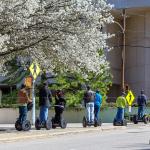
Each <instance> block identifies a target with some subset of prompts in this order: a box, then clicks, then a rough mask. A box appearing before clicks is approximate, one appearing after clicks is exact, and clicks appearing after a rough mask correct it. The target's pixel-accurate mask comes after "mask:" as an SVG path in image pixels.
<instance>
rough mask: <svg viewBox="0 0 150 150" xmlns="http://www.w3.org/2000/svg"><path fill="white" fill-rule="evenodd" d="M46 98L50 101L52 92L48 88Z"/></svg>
mask: <svg viewBox="0 0 150 150" xmlns="http://www.w3.org/2000/svg"><path fill="white" fill-rule="evenodd" d="M48 98H49V101H50V102H52V93H51V91H50V90H48Z"/></svg>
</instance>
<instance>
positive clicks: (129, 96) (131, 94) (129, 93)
mask: <svg viewBox="0 0 150 150" xmlns="http://www.w3.org/2000/svg"><path fill="white" fill-rule="evenodd" d="M134 99H135V96H134V95H133V93H132V91H131V90H129V91H128V94H127V96H126V100H127V102H128V104H129V106H131V105H132V103H133V101H134Z"/></svg>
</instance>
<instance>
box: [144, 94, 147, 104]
mask: <svg viewBox="0 0 150 150" xmlns="http://www.w3.org/2000/svg"><path fill="white" fill-rule="evenodd" d="M144 98H145V105H147V96H144Z"/></svg>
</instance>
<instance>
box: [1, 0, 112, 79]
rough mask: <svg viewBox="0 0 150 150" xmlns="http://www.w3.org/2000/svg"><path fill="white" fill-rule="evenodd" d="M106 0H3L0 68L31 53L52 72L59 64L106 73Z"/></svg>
mask: <svg viewBox="0 0 150 150" xmlns="http://www.w3.org/2000/svg"><path fill="white" fill-rule="evenodd" d="M110 10H111V5H109V4H107V3H106V0H47V1H46V0H19V1H18V0H5V1H3V0H0V61H1V63H0V69H1V71H2V69H3V68H4V63H5V62H6V61H7V60H9V59H11V58H12V57H14V56H18V55H25V56H27V55H29V56H30V57H32V58H33V59H34V60H37V61H38V62H39V63H40V65H41V67H43V68H46V69H48V70H50V71H53V70H54V69H56V68H57V69H58V68H61V70H62V71H64V70H71V71H76V72H80V73H82V74H83V75H84V76H85V77H86V75H87V74H88V72H94V73H96V74H100V73H103V69H101V68H100V67H101V65H104V66H105V67H106V68H107V67H108V63H107V61H106V59H105V55H104V54H102V55H100V54H99V51H100V49H105V48H107V44H106V40H107V39H108V38H109V37H110V35H109V34H107V33H103V32H102V31H101V27H102V26H104V25H105V24H107V23H111V22H112V20H113V17H112V16H111V14H110Z"/></svg>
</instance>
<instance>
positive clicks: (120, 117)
mask: <svg viewBox="0 0 150 150" xmlns="http://www.w3.org/2000/svg"><path fill="white" fill-rule="evenodd" d="M116 120H117V121H122V120H124V108H120V107H118V109H117V115H116Z"/></svg>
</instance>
